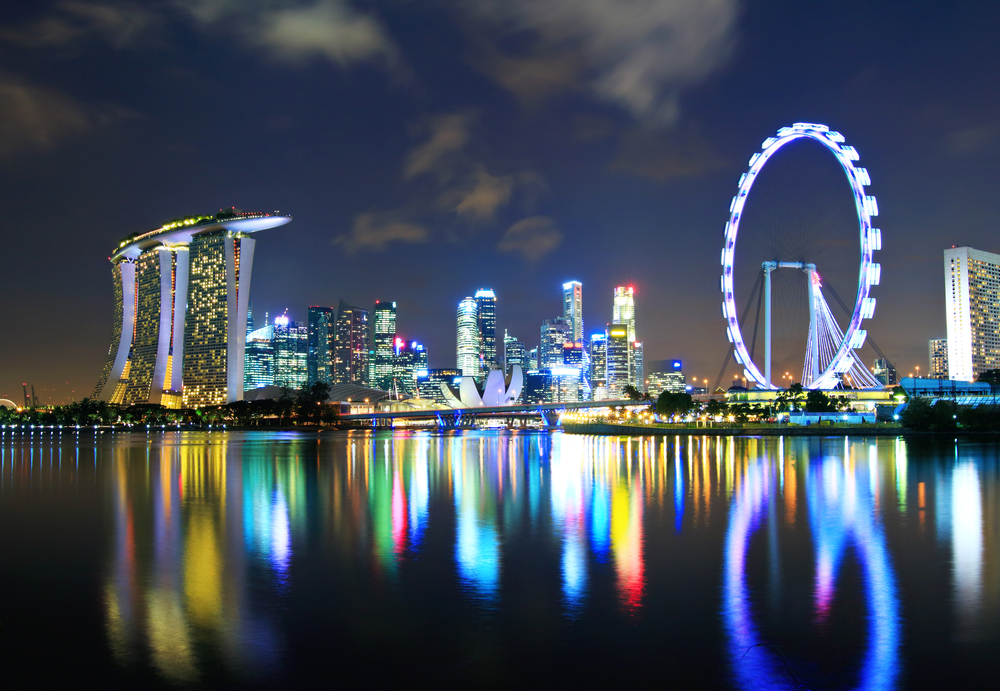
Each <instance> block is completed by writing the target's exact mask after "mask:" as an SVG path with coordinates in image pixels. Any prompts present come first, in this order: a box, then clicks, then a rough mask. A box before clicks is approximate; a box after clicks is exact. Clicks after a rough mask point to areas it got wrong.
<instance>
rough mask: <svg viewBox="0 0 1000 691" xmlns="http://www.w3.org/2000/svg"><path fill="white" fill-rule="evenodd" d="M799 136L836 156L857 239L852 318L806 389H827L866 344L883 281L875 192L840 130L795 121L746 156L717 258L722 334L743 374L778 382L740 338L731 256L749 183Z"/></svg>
mask: <svg viewBox="0 0 1000 691" xmlns="http://www.w3.org/2000/svg"><path fill="white" fill-rule="evenodd" d="M799 139H812V140H814V141H817V142H819V143H820V144H822V145H823V146H824V147H825V148H826V149H828V150H829V151H831V152H832V153H833V154H834V156H835V157H836V158H837V161H838V162H839V163H840V166H841V168H842V169H843V170H844V173H845V174H846V176H847V179H848V182H849V183H850V185H851V191H852V194H853V196H854V204H855V208H856V210H857V215H858V231H859V235H860V241H861V261H860V266H859V269H858V290H857V294H856V295H855V301H854V311H853V313H852V314H851V320H850V322H849V323H848V325H847V328H846V329H845V331H844V339H843V341H841V343H840V346H839V348H838V349H837V352H836V353H835V354H834V356H833V358H832V359H831V360H830V362H829V364H828V365H827V366H826V368H825V369H824V370H823V371H822V372H821V373H820V374H819V376H818V377H816V379H814V380H813V381H812V382H810V383H809V386H808V388H810V389H820V388H830V387H831V386H832V384H833V383H834V382H835V381H836V380H837V375H839V374H844V373H846V372H848V371H849V370H850V369H851V366H852V365H853V364H854V362H855V355H854V351H855V350H857V349H859V348H861V347H862V346H863V345H864V342H865V339H866V337H867V331H866V330H864V329H862V328H861V326H862V324H863V322H864V320H865V319H871V318H872V316H874V313H875V298H873V297H871V295H870V293H871V288H872V286H875V285H878V284H879V282H880V280H881V265H880V264H878V263H876V262H875V261H874V252H875V251H877V250H879V249H881V246H882V231H881V230H880V229H878V228H873V227H872V218H873V217H876V216H878V203H877V202H876V200H875V197H874V196H873V195H869V194H866V190H865V188H866V187H868V186H870V185H871V177H870V175H869V174H868V171H867V170H866V169H865V168H859V167H857V166H855V165H854V163H855V161H858V160H859V159H860V156H859V154H858V152H857V149H855V148H854V147H853V146H848V145H847V144H846V143H845V140H844V136H843V135H842V134H840V133H839V132H835V131H832V130H830V128H829V127H827V126H826V125H820V124H815V123H805V122H798V123H795V124H793V125H791V126H788V127H782V128H781V129H779V130H778V131H777V133H776V134H775V135H774V136H771V137H768V138H767V139H765V140H764V142H763V143H762V144H761V150H760V151H758V152H756V153H755V154H754V155H753V156H752V157H751V158H750V161H749V168H748V170H747V172H746V173H743V175H742V176H741V177H740V181H739V183H738V185H737V191H736V196H734V197H733V200H732V202H731V203H730V205H729V221H728V222H727V223H726V229H725V231H724V236H725V244H724V246H723V249H722V258H721V263H722V280H721V282H720V287H721V289H722V293H723V302H722V315H723V317H724V318H725V319H726V322H727V325H726V335H727V337H728V338H729V341H730V342H731V343H732V344H733V349H734V353H735V357H736V360H737V362H739V363H740V364H741V365H743V367H744V370H743V374H744V375H745V376H746V379H747V380H748V381H750V380H752V381H754V382H756V383H757V384H759V385H760V386H762V387H764V388H770V389H777V388H778V387H776V386H775V385H774V384H773V383H769V382H767V381H766V378H765V377H764V375H763V374H762V373H761V371H760V369H759V368H758V367H757V365H756V364H754V362H753V359H752V358H751V357H750V354H749V352H748V351H747V347H746V343H745V342H744V340H743V334H742V332H741V329H740V325H739V319H738V316H737V310H736V302H735V298H734V290H733V261H734V259H735V256H736V238H737V235H738V234H739V225H740V220H741V219H740V217H741V215H742V213H743V208H744V206H745V205H746V200H747V198H748V197H749V195H750V189H751V188H752V187H753V183H754V182H755V181H756V179H757V176H758V174H759V173H760V171H761V170H763V168H764V164H765V163H767V161H768V160H770V158H771V157H772V156H773V155H774V153H775V152H777V151H778V150H779V149H781V148H782V147H783V146H785V145H787V144H790V143H791V142H793V141H797V140H799Z"/></svg>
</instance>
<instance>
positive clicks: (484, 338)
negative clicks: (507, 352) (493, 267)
mask: <svg viewBox="0 0 1000 691" xmlns="http://www.w3.org/2000/svg"><path fill="white" fill-rule="evenodd" d="M476 309H477V318H478V321H479V351H480V363H481V364H480V367H481V368H482V369H483V371H484V372H489V371H490V370H491V369H496V368H497V366H498V363H497V296H496V295H495V294H494V293H493V291H492V290H490V289H488V288H487V289H484V290H477V291H476Z"/></svg>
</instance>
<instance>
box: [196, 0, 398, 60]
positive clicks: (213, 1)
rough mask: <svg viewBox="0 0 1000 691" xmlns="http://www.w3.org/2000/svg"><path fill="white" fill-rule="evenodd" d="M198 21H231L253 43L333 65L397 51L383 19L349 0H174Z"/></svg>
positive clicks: (228, 26) (228, 25)
mask: <svg viewBox="0 0 1000 691" xmlns="http://www.w3.org/2000/svg"><path fill="white" fill-rule="evenodd" d="M176 2H177V5H178V6H179V7H181V8H183V9H184V10H186V11H187V12H188V13H189V14H190V15H191V17H193V18H194V19H195V21H196V22H198V23H200V24H202V25H205V26H216V25H218V26H221V27H222V28H223V29H224V30H226V31H231V30H232V28H233V27H234V26H235V27H236V28H237V30H238V31H239V32H240V34H241V35H242V36H243V37H244V38H245V39H246V40H247V42H248V43H251V44H252V45H256V46H260V47H263V48H265V49H267V50H268V51H269V52H270V53H271V54H272V55H273V56H274V57H277V58H279V59H281V60H285V61H290V62H301V61H304V60H308V59H311V58H316V57H319V58H325V59H327V60H330V61H331V62H333V63H336V64H337V65H340V66H344V65H347V64H349V63H353V62H358V61H365V60H373V59H377V58H381V59H385V60H390V59H391V58H392V57H393V56H394V55H395V54H396V48H395V44H394V43H393V42H392V40H391V39H390V38H389V36H388V34H387V33H386V31H385V28H384V27H383V25H382V22H381V21H379V19H378V18H377V17H376V16H375V15H374V14H373V13H368V12H360V11H358V10H357V9H355V7H354V5H352V4H351V3H350V2H348V1H347V0H313V1H312V2H295V1H294V0H292V1H291V2H283V3H280V2H279V3H275V2H272V1H269V0H176Z"/></svg>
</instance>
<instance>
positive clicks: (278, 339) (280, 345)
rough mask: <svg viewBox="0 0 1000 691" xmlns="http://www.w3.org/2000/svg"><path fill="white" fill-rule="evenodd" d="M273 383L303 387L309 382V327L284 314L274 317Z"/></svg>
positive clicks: (296, 387) (289, 386)
mask: <svg viewBox="0 0 1000 691" xmlns="http://www.w3.org/2000/svg"><path fill="white" fill-rule="evenodd" d="M272 343H273V344H274V385H275V386H281V387H284V388H288V389H301V388H304V387H305V386H306V385H307V384H308V382H309V364H308V363H309V327H308V326H305V325H302V324H297V323H296V322H294V321H291V320H290V319H289V318H288V317H287V316H286V315H281V316H279V317H275V319H274V338H273V340H272Z"/></svg>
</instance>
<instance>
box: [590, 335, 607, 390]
mask: <svg viewBox="0 0 1000 691" xmlns="http://www.w3.org/2000/svg"><path fill="white" fill-rule="evenodd" d="M607 385H608V335H607V334H606V333H595V334H591V335H590V386H591V388H592V389H593V390H594V391H595V392H596V391H597V389H598V388H600V387H604V388H605V389H606V388H607Z"/></svg>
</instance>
